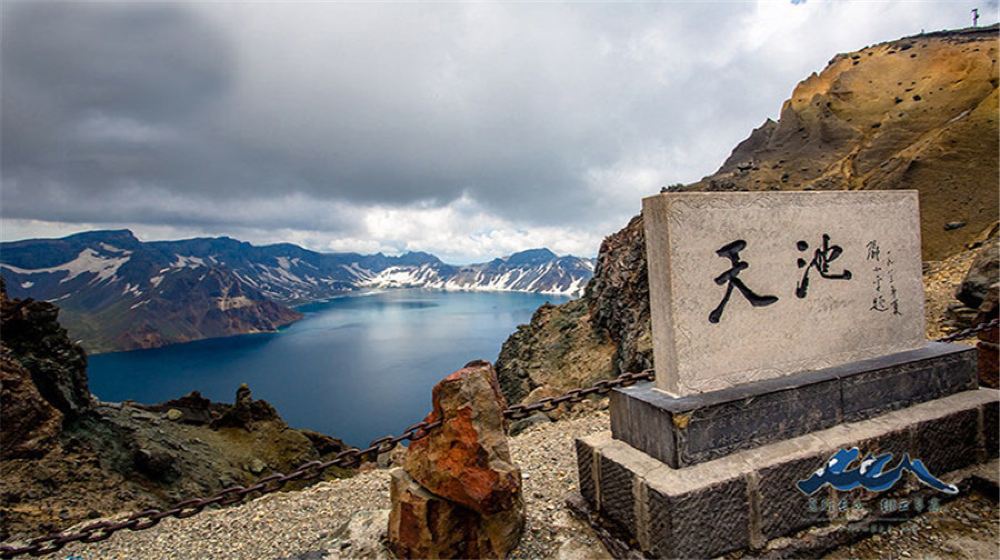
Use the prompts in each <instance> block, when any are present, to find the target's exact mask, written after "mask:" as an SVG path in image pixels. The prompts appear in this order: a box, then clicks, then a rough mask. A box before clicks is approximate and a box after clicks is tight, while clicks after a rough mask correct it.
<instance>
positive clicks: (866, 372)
mask: <svg viewBox="0 0 1000 560" xmlns="http://www.w3.org/2000/svg"><path fill="white" fill-rule="evenodd" d="M976 360H977V353H976V349H975V348H971V347H969V346H966V345H962V344H945V343H940V342H931V343H928V344H927V345H926V346H925V347H924V348H921V349H918V350H910V351H906V352H899V353H896V354H891V355H889V356H882V357H879V358H873V359H869V360H862V361H858V362H853V363H850V364H845V365H841V366H837V367H831V368H825V369H820V370H817V371H808V372H802V373H797V374H793V375H789V376H787V377H782V378H777V379H767V380H763V381H758V382H754V383H747V384H744V385H739V386H736V387H732V388H729V389H722V390H718V391H712V392H710V393H703V394H699V395H691V396H686V397H671V396H670V395H668V394H666V393H664V392H662V391H659V390H657V389H654V385H653V383H641V384H637V385H634V386H632V387H626V388H622V389H615V390H614V391H613V392H612V393H611V433H612V435H613V436H614V438H615V439H618V440H621V441H624V442H625V443H627V444H629V445H631V446H632V447H634V448H636V449H638V450H639V451H642V452H643V453H646V454H647V455H650V456H651V457H654V458H656V459H659V460H660V461H662V462H664V463H666V464H667V465H669V466H671V467H673V468H675V469H676V468H681V467H687V466H691V465H694V464H697V463H701V462H704V461H708V460H711V459H714V458H717V457H722V456H724V455H728V454H730V453H733V452H735V451H739V450H743V449H751V448H753V447H757V446H760V445H763V444H766V443H770V442H773V441H779V440H782V439H787V438H790V437H794V436H798V435H802V434H806V433H809V432H814V431H817V430H822V429H824V428H829V427H831V426H835V425H837V424H840V423H843V422H854V421H858V420H864V419H867V418H871V417H873V416H876V415H878V414H882V413H884V412H888V411H891V410H897V409H900V408H904V407H907V406H910V405H912V404H915V403H920V402H926V401H929V400H933V399H936V398H939V397H943V396H947V395H951V394H954V393H957V392H960V391H967V390H970V389H975V388H976V386H977V374H976Z"/></svg>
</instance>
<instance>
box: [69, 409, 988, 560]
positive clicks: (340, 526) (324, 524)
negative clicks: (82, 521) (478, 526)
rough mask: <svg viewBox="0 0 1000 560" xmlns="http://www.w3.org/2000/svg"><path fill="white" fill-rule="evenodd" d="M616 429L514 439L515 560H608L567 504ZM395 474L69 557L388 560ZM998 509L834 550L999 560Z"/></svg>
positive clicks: (967, 499) (942, 517)
mask: <svg viewBox="0 0 1000 560" xmlns="http://www.w3.org/2000/svg"><path fill="white" fill-rule="evenodd" d="M607 429H608V415H607V412H605V411H603V410H596V411H591V412H588V413H586V414H584V415H583V416H581V417H578V418H574V419H567V420H562V421H559V422H555V423H549V424H543V425H538V426H534V427H531V428H529V429H528V430H526V431H525V432H524V433H522V434H521V435H519V436H516V437H514V438H512V439H511V452H512V454H513V458H514V460H515V461H516V462H517V463H518V464H519V465H520V467H521V468H522V470H523V479H524V496H525V502H526V506H527V508H526V509H527V514H528V521H527V526H526V529H525V532H524V536H523V538H522V539H521V543H520V545H519V546H518V547H517V549H516V550H515V551H514V553H513V554H512V557H513V558H560V559H578V558H607V557H609V554H608V553H607V551H606V550H605V549H604V547H603V545H601V543H600V541H599V540H598V539H597V537H596V536H595V534H594V533H593V532H592V531H591V529H590V528H589V527H588V526H586V525H584V524H583V523H581V522H580V521H578V520H577V519H576V518H574V517H572V516H571V515H570V513H569V511H568V509H567V508H566V505H565V498H566V495H567V494H568V493H569V492H572V491H574V490H575V489H576V488H577V479H576V465H575V453H574V449H573V439H574V438H577V437H580V436H584V435H587V434H590V433H594V432H597V431H602V430H607ZM388 473H389V471H388V470H385V469H377V470H370V471H368V472H364V473H361V474H359V475H357V476H355V477H353V478H350V479H344V480H338V481H332V482H324V483H321V484H318V485H316V486H313V487H311V488H308V489H306V490H303V491H301V492H293V493H292V492H284V493H280V494H272V495H269V496H264V497H262V498H259V499H257V500H254V501H252V502H249V503H247V504H244V505H242V506H239V507H234V508H230V509H224V510H214V511H206V512H205V513H202V514H201V515H198V516H195V517H192V518H190V519H185V520H176V519H168V520H165V521H163V522H162V523H161V524H160V525H159V526H157V527H154V528H152V529H149V530H147V531H142V532H139V533H134V534H133V533H127V532H126V533H125V534H118V535H116V536H114V537H112V538H111V539H110V540H108V541H105V542H103V543H97V544H92V545H71V546H68V547H67V548H66V552H65V553H64V555H76V557H77V558H78V559H82V560H91V559H93V560H96V559H114V558H121V559H133V558H163V559H170V558H178V559H181V558H183V559H187V558H217V559H220V560H222V559H234V560H235V559H247V558H259V559H284V560H292V559H296V560H309V559H312V560H324V559H328V558H357V557H367V558H373V557H381V558H386V557H387V553H386V551H385V550H384V548H383V547H382V545H381V544H380V543H379V534H380V533H382V532H384V530H385V527H386V525H387V521H388V512H387V510H388V508H389V474H388ZM998 546H1000V509H998V507H997V503H996V502H995V501H994V500H991V499H989V498H986V497H984V496H983V495H981V494H975V493H970V494H968V495H965V496H962V497H960V498H958V499H956V500H955V501H953V502H949V503H946V504H944V505H943V506H942V508H941V510H940V511H938V512H933V513H930V512H929V513H925V514H924V515H921V516H919V517H916V518H914V519H912V520H910V521H907V522H905V523H903V524H901V525H898V526H896V527H894V528H892V529H890V530H888V531H887V532H885V533H882V534H877V535H873V536H871V537H869V538H867V539H865V540H862V541H860V542H858V543H855V544H853V545H851V546H847V547H843V548H841V549H838V550H836V551H834V552H832V553H831V554H830V555H829V557H830V558H836V559H846V558H886V557H892V558H899V557H902V558H910V557H913V558H968V559H981V558H990V557H996V551H997V548H998Z"/></svg>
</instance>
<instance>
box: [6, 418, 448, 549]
mask: <svg viewBox="0 0 1000 560" xmlns="http://www.w3.org/2000/svg"><path fill="white" fill-rule="evenodd" d="M440 425H441V421H440V420H437V421H434V422H426V421H424V422H417V423H416V424H413V425H412V426H410V427H409V428H407V429H406V430H405V431H404V432H403V433H402V434H400V435H398V436H385V437H383V438H379V439H377V440H375V441H373V442H371V443H370V444H369V445H368V447H366V448H364V449H359V448H357V447H351V448H349V449H345V450H343V451H341V452H340V453H338V454H337V455H336V456H334V457H333V458H332V459H329V460H327V461H309V462H307V463H304V464H302V465H300V466H299V467H298V468H297V469H295V470H294V471H292V472H290V473H288V474H282V473H274V474H270V475H267V476H265V477H263V478H260V479H258V480H257V481H256V482H255V483H254V484H252V485H250V486H230V487H229V488H225V489H223V490H220V491H219V492H218V493H216V494H215V495H213V496H210V497H207V498H193V499H190V500H184V501H183V502H179V503H177V504H174V506H173V507H171V508H169V509H165V510H161V509H155V508H154V509H147V510H144V511H138V512H135V513H133V514H132V515H130V516H128V517H127V518H125V519H124V520H121V521H99V522H97V523H93V524H90V525H87V526H85V527H83V528H81V529H79V530H77V531H74V532H58V533H50V534H48V535H45V536H42V537H37V538H34V539H31V540H30V541H28V544H26V545H23V546H11V545H7V544H2V545H0V558H14V557H15V556H21V555H24V554H30V555H32V556H43V555H45V554H51V553H53V552H57V551H59V550H61V549H62V548H63V547H64V546H66V545H67V544H69V543H72V542H83V543H94V542H99V541H103V540H107V539H109V538H111V535H113V534H115V533H116V532H118V531H121V530H122V529H128V530H130V531H141V530H143V529H149V528H150V527H153V526H154V525H156V524H158V523H159V522H160V521H161V520H163V519H165V518H167V517H175V518H177V519H184V518H187V517H192V516H194V515H197V514H199V513H201V512H202V510H204V509H205V508H207V507H208V506H213V505H232V504H237V503H240V502H242V501H243V500H245V499H246V497H247V496H248V495H250V494H253V493H258V494H259V495H264V494H270V493H271V492H277V491H278V490H281V489H282V488H284V487H285V485H286V484H288V483H289V482H293V481H296V480H312V479H315V478H319V477H320V476H321V475H322V474H323V471H325V470H326V469H328V468H330V467H343V468H352V467H357V466H358V465H360V464H361V460H362V459H363V458H365V457H377V456H378V455H381V454H382V453H388V452H389V451H392V449H394V448H395V447H396V446H397V445H399V443H400V442H402V441H404V440H409V441H417V440H419V439H422V438H424V437H427V435H428V434H429V433H430V431H431V430H433V429H434V428H437V427H438V426H440Z"/></svg>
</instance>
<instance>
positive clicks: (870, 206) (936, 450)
mask: <svg viewBox="0 0 1000 560" xmlns="http://www.w3.org/2000/svg"><path fill="white" fill-rule="evenodd" d="M643 221H644V224H645V229H646V253H647V262H648V273H649V288H650V290H649V291H650V311H651V317H652V327H653V333H652V334H653V351H654V358H655V366H656V381H655V386H654V384H653V383H643V384H638V385H635V386H633V387H628V388H624V389H616V390H615V391H614V392H612V394H611V432H610V433H603V434H596V435H594V436H590V437H587V438H583V439H580V440H577V458H578V462H579V474H580V490H581V493H582V494H583V496H584V498H585V499H586V501H587V502H588V504H589V506H590V508H591V509H592V510H593V511H594V512H596V513H597V514H598V515H599V517H600V519H601V520H602V522H604V523H607V524H609V525H610V526H612V528H615V529H616V531H617V532H618V533H619V534H621V535H624V536H625V537H626V538H627V539H630V540H632V541H633V542H634V543H635V545H636V547H637V548H639V549H641V550H642V551H643V553H645V554H647V555H652V556H660V557H677V556H682V557H705V556H715V555H719V554H724V553H726V552H729V551H732V550H735V549H740V548H747V547H750V548H756V549H761V547H764V546H765V545H766V543H767V542H768V541H769V540H771V539H774V538H776V537H780V536H783V535H787V534H789V533H791V532H794V531H796V530H799V529H802V528H804V527H808V526H810V525H814V524H820V523H828V522H830V521H831V516H830V515H829V512H827V511H825V510H821V511H817V509H819V508H815V507H810V504H812V502H811V501H810V500H816V495H819V494H816V495H813V496H812V497H810V495H807V494H806V493H805V491H804V490H801V489H800V488H798V487H797V486H796V482H797V481H798V480H803V479H806V478H808V476H809V475H810V474H811V473H814V472H816V473H817V476H819V475H820V474H821V473H822V472H823V471H822V468H824V464H826V462H827V461H829V460H831V457H833V456H834V455H835V454H836V453H838V452H840V451H842V450H843V452H845V453H847V452H848V451H847V450H850V448H852V447H858V448H859V450H860V453H861V455H860V456H859V457H858V458H857V461H859V462H860V461H863V460H866V459H867V457H865V455H866V454H867V453H872V454H873V455H877V454H880V453H893V454H894V457H895V459H894V460H893V461H892V464H896V462H897V461H899V462H900V463H899V464H900V465H901V466H900V472H902V469H903V468H904V467H906V465H904V464H903V460H904V459H903V456H904V454H908V455H907V459H906V460H909V458H913V459H920V460H921V461H920V464H921V465H923V466H926V468H927V469H929V471H930V473H944V472H949V471H953V470H955V469H957V468H960V467H963V466H966V465H968V464H971V463H974V462H978V461H982V460H984V459H985V458H986V455H991V456H995V455H996V447H997V446H996V442H995V440H996V436H995V432H996V423H997V420H996V418H997V392H996V391H992V390H987V389H978V385H977V382H976V366H975V362H976V353H975V350H974V349H972V348H970V347H968V346H964V345H959V344H942V343H928V342H927V341H926V339H925V336H924V293H923V283H922V278H921V276H922V268H921V266H922V265H921V252H920V247H921V245H920V229H919V209H918V200H917V192H916V191H879V192H876V191H867V192H753V193H750V192H746V193H664V194H660V195H657V196H653V197H649V198H647V199H645V200H644V201H643ZM834 462H835V461H834ZM830 465H831V466H830V467H829V468H831V469H833V468H834V467H833V466H832V465H833V463H830ZM907 465H908V463H907ZM854 466H855V467H857V464H854ZM942 484H943V483H942ZM866 488H868V487H867V486H866ZM941 488H947V489H949V491H950V489H951V487H950V486H947V485H945V486H941ZM814 492H815V490H814ZM829 492H830V493H837V492H840V493H841V494H845V493H844V492H841V491H840V490H837V491H833V490H830V491H829ZM859 492H860V491H859ZM820 494H822V495H823V497H824V501H826V500H825V498H829V497H830V496H827V490H824V491H823V492H820ZM845 495H846V494H845Z"/></svg>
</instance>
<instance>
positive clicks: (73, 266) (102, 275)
mask: <svg viewBox="0 0 1000 560" xmlns="http://www.w3.org/2000/svg"><path fill="white" fill-rule="evenodd" d="M116 254H119V255H122V256H120V257H105V256H102V255H101V254H100V253H98V252H97V251H95V250H93V249H91V248H89V247H88V248H86V249H84V250H82V251H80V254H79V255H77V257H76V258H75V259H73V260H71V261H69V262H67V263H64V264H61V265H58V266H51V267H47V268H32V269H27V268H19V267H16V266H13V265H10V264H7V263H0V267H3V268H6V269H8V270H10V271H11V272H15V273H17V274H43V273H60V272H64V273H66V277H65V278H63V279H61V280H60V281H59V283H60V284H64V283H66V282H69V281H70V280H72V279H74V278H76V277H77V276H80V275H81V274H86V273H88V272H89V273H92V274H94V275H95V277H94V279H92V280H91V281H90V282H91V283H95V282H98V283H99V282H103V281H105V280H108V279H110V278H113V277H114V276H115V274H116V273H117V272H118V269H119V268H121V266H122V265H123V264H125V263H127V262H128V261H129V259H130V258H131V256H130V255H131V254H132V252H131V251H122V250H116ZM32 285H34V284H32ZM24 287H30V286H24Z"/></svg>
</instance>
